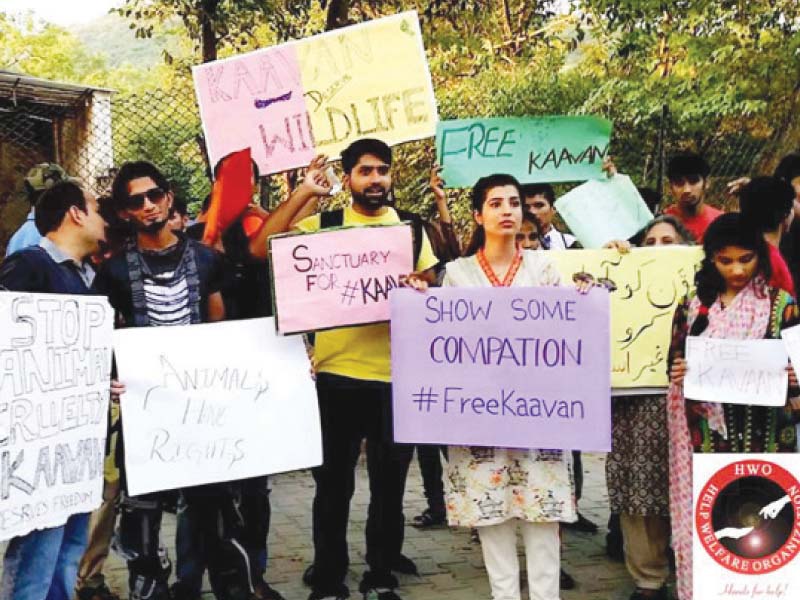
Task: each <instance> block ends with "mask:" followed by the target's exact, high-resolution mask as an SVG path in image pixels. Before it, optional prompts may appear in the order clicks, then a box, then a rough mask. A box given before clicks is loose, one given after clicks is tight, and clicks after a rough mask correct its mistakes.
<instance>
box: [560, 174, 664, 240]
mask: <svg viewBox="0 0 800 600" xmlns="http://www.w3.org/2000/svg"><path fill="white" fill-rule="evenodd" d="M555 206H556V210H558V214H559V215H561V218H562V219H564V222H565V223H566V224H567V226H568V227H569V229H570V231H572V233H573V234H574V235H575V237H577V238H578V241H579V242H580V243H581V246H583V247H584V248H602V247H603V245H604V244H606V243H607V242H610V241H612V240H627V239H629V238H631V237H633V236H634V235H636V234H637V233H638V232H639V231H641V230H642V229H643V228H644V227H645V226H646V225H647V224H648V223H649V222H650V221H651V220H652V219H653V214H652V213H651V212H650V209H649V208H647V205H646V204H645V203H644V200H642V197H641V196H640V195H639V191H638V190H637V189H636V186H635V185H633V182H632V181H631V178H630V177H628V176H627V175H620V174H617V175H614V176H613V177H610V178H608V179H593V180H592V181H587V182H586V183H584V184H583V185H579V186H578V187H576V188H573V189H572V190H570V191H569V192H567V193H566V194H564V195H563V196H561V197H560V198H559V199H558V200H556V204H555Z"/></svg>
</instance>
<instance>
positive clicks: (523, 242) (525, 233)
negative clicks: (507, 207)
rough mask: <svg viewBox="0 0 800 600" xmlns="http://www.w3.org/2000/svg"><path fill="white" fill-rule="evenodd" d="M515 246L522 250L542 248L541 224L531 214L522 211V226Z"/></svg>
mask: <svg viewBox="0 0 800 600" xmlns="http://www.w3.org/2000/svg"><path fill="white" fill-rule="evenodd" d="M517 245H518V246H519V247H520V248H522V249H523V250H539V249H540V248H542V246H543V243H542V224H541V223H540V222H539V219H537V218H536V217H535V216H533V213H530V212H528V211H526V210H525V211H522V224H521V225H520V229H519V233H518V234H517Z"/></svg>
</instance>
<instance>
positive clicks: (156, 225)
mask: <svg viewBox="0 0 800 600" xmlns="http://www.w3.org/2000/svg"><path fill="white" fill-rule="evenodd" d="M168 221H169V220H168V219H162V220H160V221H152V222H151V223H146V224H145V223H138V222H137V223H136V231H139V232H141V233H149V234H151V235H152V234H155V233H158V232H159V231H161V230H162V229H164V227H166V226H167V223H168Z"/></svg>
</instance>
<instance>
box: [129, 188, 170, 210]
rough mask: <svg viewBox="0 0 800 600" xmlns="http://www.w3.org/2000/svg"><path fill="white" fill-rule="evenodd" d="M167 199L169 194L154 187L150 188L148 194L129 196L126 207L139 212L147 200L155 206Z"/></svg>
mask: <svg viewBox="0 0 800 600" xmlns="http://www.w3.org/2000/svg"><path fill="white" fill-rule="evenodd" d="M166 197H167V192H165V191H164V190H162V189H161V188H160V187H154V188H150V189H149V190H147V191H146V192H142V193H141V194H133V195H132V196H128V198H127V199H126V200H125V207H126V208H130V209H133V210H138V209H140V208H142V207H143V206H144V201H145V199H147V200H150V202H152V203H153V204H156V203H157V202H161V201H162V200H163V199H164V198H166Z"/></svg>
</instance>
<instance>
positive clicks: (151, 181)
mask: <svg viewBox="0 0 800 600" xmlns="http://www.w3.org/2000/svg"><path fill="white" fill-rule="evenodd" d="M172 201H173V194H172V192H171V190H170V185H169V182H168V181H167V179H166V178H165V177H164V175H163V174H162V173H161V172H160V171H159V170H158V169H157V168H156V167H155V166H154V165H152V164H150V163H148V162H143V161H141V162H133V163H126V164H124V165H122V167H121V168H120V170H119V173H118V174H117V176H116V178H115V179H114V183H113V185H112V202H113V203H114V205H115V208H116V211H117V214H118V215H119V216H120V218H122V219H124V220H126V221H128V222H129V223H130V224H131V225H132V227H133V229H134V230H135V238H134V239H132V240H130V241H129V243H128V245H127V247H126V248H125V250H124V251H123V252H121V253H120V254H118V255H117V256H114V257H112V258H110V259H109V260H108V261H107V262H106V263H104V264H103V266H102V267H101V269H100V271H99V273H98V275H97V279H96V281H95V287H96V289H97V290H98V291H99V292H102V293H104V294H105V295H107V296H108V298H109V300H110V301H111V304H112V306H113V307H114V308H115V310H116V312H117V323H118V326H121V327H153V326H164V325H167V326H169V325H188V324H195V323H207V322H213V321H220V320H222V319H224V318H225V308H224V304H223V301H222V294H221V292H220V289H221V286H222V279H223V277H222V267H221V265H222V263H221V260H220V257H219V255H218V253H217V252H216V251H214V250H212V249H210V248H208V247H206V246H204V245H203V244H201V243H200V242H197V241H195V240H190V239H187V238H186V237H185V236H183V235H182V234H181V233H176V232H174V231H172V230H171V229H170V228H169V227H167V223H168V219H169V211H170V208H171V206H172ZM121 450H122V451H120V450H118V452H117V456H118V457H119V458H120V463H123V464H124V461H123V460H122V455H123V451H124V440H123V442H122V448H121ZM122 477H123V492H122V499H121V503H120V523H119V528H118V531H117V535H116V539H115V542H114V544H115V547H116V548H117V549H118V550H119V551H120V552H121V553H122V554H123V556H125V557H126V559H127V560H128V570H129V588H130V598H132V599H135V600H148V599H154V600H155V599H159V600H160V599H168V598H169V597H170V592H169V588H168V586H167V580H168V578H169V574H170V567H171V565H170V561H169V559H168V557H167V554H166V549H165V548H164V546H163V545H162V544H161V542H160V535H159V533H160V528H161V515H162V508H163V503H164V496H163V494H159V493H153V494H145V495H142V496H136V497H132V496H129V495H128V494H127V493H126V492H125V491H124V490H125V479H124V477H125V472H124V469H122ZM181 493H182V494H183V495H184V498H185V500H186V504H187V506H188V507H189V508H190V509H191V510H195V511H197V512H198V513H200V514H199V516H198V519H197V522H199V523H203V528H202V531H199V532H196V539H199V540H200V541H201V542H202V547H203V552H204V559H205V563H206V564H207V565H208V570H209V579H210V581H211V586H212V588H213V590H214V593H215V595H216V596H217V598H219V599H221V600H222V599H224V600H247V599H249V598H251V597H252V595H253V592H254V588H253V583H252V581H251V578H250V570H249V568H248V558H247V554H246V552H245V551H244V549H243V548H242V545H241V543H240V542H238V541H237V540H238V539H240V538H241V536H242V527H243V522H242V519H241V514H240V513H239V511H238V510H236V507H237V506H238V505H239V504H240V502H241V498H240V495H241V489H240V487H239V486H238V484H237V483H236V482H232V483H218V484H211V485H204V486H198V487H193V488H188V489H184V490H181Z"/></svg>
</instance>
